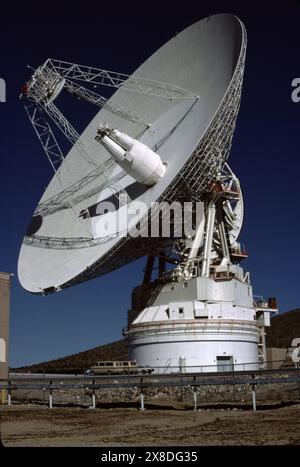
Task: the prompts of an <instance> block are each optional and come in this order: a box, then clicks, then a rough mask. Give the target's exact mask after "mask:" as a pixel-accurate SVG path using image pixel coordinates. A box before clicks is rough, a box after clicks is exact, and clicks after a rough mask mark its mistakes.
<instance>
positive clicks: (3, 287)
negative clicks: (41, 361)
mask: <svg viewBox="0 0 300 467" xmlns="http://www.w3.org/2000/svg"><path fill="white" fill-rule="evenodd" d="M10 278H11V274H9V273H7V272H0V379H6V378H8V342H9V308H10Z"/></svg>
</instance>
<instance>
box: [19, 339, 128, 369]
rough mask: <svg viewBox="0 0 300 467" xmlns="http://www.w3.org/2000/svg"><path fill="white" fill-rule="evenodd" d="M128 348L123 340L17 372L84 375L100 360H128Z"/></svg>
mask: <svg viewBox="0 0 300 467" xmlns="http://www.w3.org/2000/svg"><path fill="white" fill-rule="evenodd" d="M127 359H128V352H127V347H126V346H125V344H124V341H123V340H120V341H116V342H112V343H110V344H106V345H101V346H99V347H95V348H93V349H90V350H86V351H85V352H79V353H76V354H73V355H69V356H67V357H63V358H58V359H56V360H50V361H49V362H42V363H37V364H35V365H30V366H26V367H22V368H18V369H17V371H31V373H43V372H45V373H82V372H83V371H84V370H86V369H88V368H90V367H91V366H92V365H94V364H95V363H96V362H97V361H99V360H127Z"/></svg>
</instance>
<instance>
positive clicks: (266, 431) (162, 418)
mask: <svg viewBox="0 0 300 467" xmlns="http://www.w3.org/2000/svg"><path fill="white" fill-rule="evenodd" d="M0 416H1V441H2V443H3V444H4V446H33V447H35V446H36V447H38V446H50V447H51V446H53V447H55V446H57V447H59V446H71V447H73V446H74V447H75V446H94V447H95V446H97V447H101V446H106V447H111V446H114V447H118V446H127V447H132V446H134V447H137V446H170V447H171V446H237V445H244V446H245V445H246V446H255V445H256V446H257V445H300V404H297V403H296V404H294V405H289V406H284V407H277V408H276V407H275V406H274V407H271V408H270V406H268V407H261V408H260V409H259V410H258V411H256V412H253V411H252V410H251V409H250V408H249V407H247V409H246V410H245V408H243V409H242V408H238V407H227V408H222V409H220V408H216V407H213V408H206V407H204V408H201V409H198V410H197V411H196V412H193V410H178V409H177V410H176V409H174V408H170V407H166V408H165V409H164V410H162V409H161V408H160V409H159V410H157V409H155V408H154V409H153V408H152V409H150V410H149V409H148V410H147V409H146V410H145V411H143V412H142V411H140V410H139V409H138V408H137V407H136V408H112V409H103V408H96V409H95V410H90V409H88V408H80V407H54V408H53V409H51V410H50V409H49V408H47V407H46V406H40V405H35V404H16V405H12V406H11V407H8V406H2V407H0Z"/></svg>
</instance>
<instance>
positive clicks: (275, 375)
mask: <svg viewBox="0 0 300 467" xmlns="http://www.w3.org/2000/svg"><path fill="white" fill-rule="evenodd" d="M278 383H283V384H286V383H299V384H300V368H289V369H284V370H259V371H248V372H230V373H229V372H226V373H211V372H210V373H206V374H203V373H200V374H199V373H198V374H196V373H189V374H176V375H175V374H168V375H167V374H165V375H144V376H138V375H118V376H116V375H115V376H98V377H92V378H91V377H89V378H87V377H80V378H78V377H73V378H72V377H71V378H66V377H65V376H64V377H62V378H61V377H59V375H57V376H56V378H54V377H53V376H52V377H50V378H45V377H43V375H41V377H40V378H38V377H34V378H30V379H29V380H28V379H27V380H26V381H24V379H19V380H18V379H15V380H1V381H0V389H2V390H4V391H7V392H8V405H11V393H12V391H16V390H21V389H23V390H40V391H48V392H49V407H50V408H52V407H53V391H60V390H66V389H78V390H82V389H85V390H90V391H92V408H96V390H101V389H120V388H124V389H126V388H134V389H138V390H139V391H140V397H141V409H142V410H144V390H145V389H147V388H166V387H181V388H183V387H186V388H189V389H190V390H191V391H192V392H193V395H194V409H195V410H196V407H197V394H198V391H199V388H200V387H201V386H219V385H222V386H223V385H232V386H234V385H247V386H249V387H250V388H251V390H252V402H253V409H254V410H256V394H255V390H256V387H257V386H258V385H265V384H278ZM299 388H300V386H299Z"/></svg>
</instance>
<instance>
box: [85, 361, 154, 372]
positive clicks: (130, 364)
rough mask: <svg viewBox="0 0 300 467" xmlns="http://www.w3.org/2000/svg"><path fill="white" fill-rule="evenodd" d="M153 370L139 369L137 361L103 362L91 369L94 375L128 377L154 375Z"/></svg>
mask: <svg viewBox="0 0 300 467" xmlns="http://www.w3.org/2000/svg"><path fill="white" fill-rule="evenodd" d="M152 371H153V369H152V368H146V367H139V366H138V365H137V363H136V361H135V360H123V361H102V362H97V363H96V365H93V366H92V367H91V373H92V374H94V375H128V374H137V373H143V374H146V373H152Z"/></svg>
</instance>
